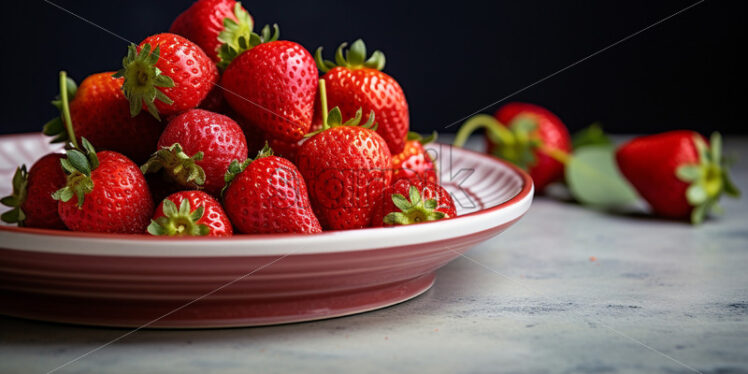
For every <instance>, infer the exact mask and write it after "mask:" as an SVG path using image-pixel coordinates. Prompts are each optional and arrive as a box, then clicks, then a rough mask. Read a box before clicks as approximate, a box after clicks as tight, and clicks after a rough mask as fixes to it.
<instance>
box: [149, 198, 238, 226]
mask: <svg viewBox="0 0 748 374" xmlns="http://www.w3.org/2000/svg"><path fill="white" fill-rule="evenodd" d="M148 233H149V234H151V235H165V236H231V234H232V233H233V228H232V227H231V222H230V221H229V217H228V216H227V215H226V213H225V212H224V211H223V208H222V207H221V204H220V203H219V202H218V201H216V199H214V198H213V197H212V196H210V195H208V194H206V193H205V192H202V191H180V192H177V193H174V194H171V195H169V196H167V197H166V198H165V199H164V200H163V201H162V202H161V204H159V205H158V207H157V208H156V213H154V214H153V219H152V220H151V224H150V225H148Z"/></svg>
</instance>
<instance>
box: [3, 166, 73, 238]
mask: <svg viewBox="0 0 748 374" xmlns="http://www.w3.org/2000/svg"><path fill="white" fill-rule="evenodd" d="M62 156H63V155H61V154H59V153H50V154H48V155H46V156H44V157H42V158H40V159H39V160H38V161H36V162H35V163H34V164H33V165H31V169H30V170H29V171H28V173H27V172H26V165H21V167H19V168H18V169H16V173H15V174H14V175H13V194H12V195H10V196H6V197H4V198H2V200H0V202H2V204H3V205H5V206H9V207H11V208H13V209H11V210H9V211H7V212H5V213H3V215H2V216H0V218H2V220H3V221H5V222H7V223H17V224H18V226H26V227H39V228H44V229H60V230H62V229H65V224H64V223H62V220H61V219H60V216H59V215H58V214H57V201H55V200H54V199H53V198H52V193H54V192H55V191H57V190H59V189H60V188H62V187H63V186H65V181H66V176H65V173H64V172H63V171H62V168H60V159H61V158H62Z"/></svg>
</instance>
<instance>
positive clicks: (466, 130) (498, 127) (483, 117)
mask: <svg viewBox="0 0 748 374" xmlns="http://www.w3.org/2000/svg"><path fill="white" fill-rule="evenodd" d="M479 129H485V130H486V131H487V132H488V134H489V136H491V137H492V138H494V137H495V138H496V139H499V140H500V141H501V143H502V144H507V145H508V144H514V143H516V138H515V136H514V134H513V133H512V131H511V130H509V129H508V128H507V127H506V126H504V124H502V123H501V122H499V121H497V120H496V118H494V117H492V116H489V115H488V114H478V115H476V116H473V117H472V118H470V119H469V120H467V121H465V123H464V124H463V125H462V127H460V130H458V131H457V136H456V137H455V141H454V143H452V144H453V145H454V146H455V147H462V146H464V145H465V143H466V142H467V140H468V138H469V137H470V135H471V134H472V133H474V132H475V131H476V130H479Z"/></svg>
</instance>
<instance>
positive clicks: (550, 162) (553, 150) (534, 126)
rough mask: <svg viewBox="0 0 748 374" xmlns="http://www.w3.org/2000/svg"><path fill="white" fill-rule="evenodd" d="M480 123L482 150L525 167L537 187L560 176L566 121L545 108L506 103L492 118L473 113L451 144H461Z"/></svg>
mask: <svg viewBox="0 0 748 374" xmlns="http://www.w3.org/2000/svg"><path fill="white" fill-rule="evenodd" d="M497 119H498V121H497ZM481 127H483V128H485V129H486V130H487V131H486V145H487V147H486V148H487V149H486V151H487V152H488V153H490V154H492V155H494V156H496V157H498V158H501V159H504V160H507V161H509V162H512V163H514V164H516V165H517V166H519V167H521V168H523V169H525V170H527V171H528V173H529V174H530V176H531V177H532V180H533V182H534V184H535V188H536V189H537V190H538V191H540V190H542V189H543V188H545V186H547V185H548V184H550V183H551V182H554V181H557V180H559V179H560V178H561V177H562V176H563V174H564V163H565V162H566V161H567V159H568V153H569V152H570V151H571V137H570V136H569V131H568V130H567V128H566V125H564V123H563V122H561V120H560V119H559V118H558V117H556V115H554V114H553V113H551V112H550V111H548V110H546V109H545V108H542V107H539V106H537V105H533V104H525V103H510V104H506V105H504V106H503V107H501V108H499V110H498V111H497V112H496V116H495V118H494V117H491V116H488V115H485V114H480V115H477V116H474V117H473V118H471V119H470V120H468V121H466V122H465V124H463V126H462V128H461V129H460V131H458V133H457V137H456V138H455V143H454V144H455V145H458V146H459V145H462V144H464V143H465V141H466V140H467V137H468V136H469V135H470V134H471V133H472V132H473V131H475V130H476V129H478V128H481Z"/></svg>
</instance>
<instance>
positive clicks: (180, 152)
mask: <svg viewBox="0 0 748 374" xmlns="http://www.w3.org/2000/svg"><path fill="white" fill-rule="evenodd" d="M202 159H203V152H202V151H199V152H197V153H195V154H194V155H192V156H190V155H188V154H187V153H185V152H184V149H183V148H182V145H181V144H179V143H174V144H172V145H170V146H168V147H161V149H159V150H158V151H156V152H154V153H153V154H152V155H151V157H150V158H149V159H148V161H146V162H145V163H144V164H143V165H142V166H140V171H142V172H143V174H148V173H157V172H159V171H163V173H164V174H165V175H166V176H167V178H169V179H171V180H172V181H173V182H174V183H176V184H179V185H180V186H182V187H187V188H196V189H199V188H200V187H201V186H202V185H203V184H205V170H203V168H202V167H200V165H198V164H197V162H198V161H201V160H202Z"/></svg>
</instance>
